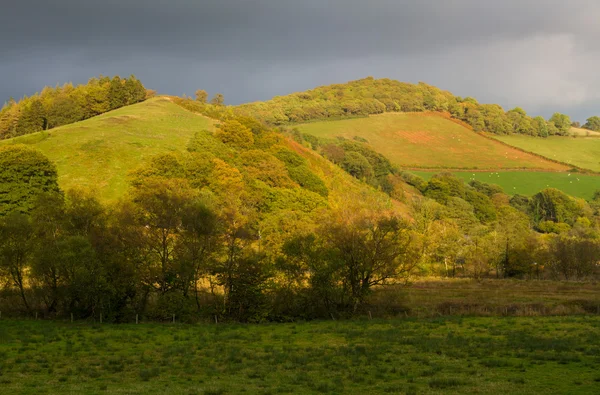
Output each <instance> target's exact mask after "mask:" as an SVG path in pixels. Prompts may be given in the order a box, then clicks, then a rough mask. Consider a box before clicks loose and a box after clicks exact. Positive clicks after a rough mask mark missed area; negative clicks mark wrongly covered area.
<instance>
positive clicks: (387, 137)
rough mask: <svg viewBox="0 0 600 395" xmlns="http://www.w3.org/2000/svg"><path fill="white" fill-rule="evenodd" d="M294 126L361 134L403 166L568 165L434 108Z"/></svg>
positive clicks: (349, 135) (553, 168) (316, 132)
mask: <svg viewBox="0 0 600 395" xmlns="http://www.w3.org/2000/svg"><path fill="white" fill-rule="evenodd" d="M297 127H298V128H299V129H300V130H301V131H302V132H305V133H309V134H312V135H315V136H318V137H328V138H335V137H337V136H343V137H345V138H348V139H353V138H354V137H360V138H364V139H366V140H368V142H369V144H370V145H371V146H372V147H373V148H374V149H375V150H376V151H378V152H379V153H381V154H383V155H385V156H386V157H387V158H389V159H390V160H391V161H392V163H394V164H396V165H399V166H404V167H420V168H457V169H461V168H462V169H474V168H478V169H505V170H506V169H543V170H551V171H563V170H567V167H566V166H564V165H560V164H557V163H553V162H550V161H547V160H544V159H541V158H538V157H536V156H534V155H530V154H527V153H523V152H521V151H519V150H515V149H510V148H508V147H506V146H504V145H502V144H497V143H496V142H494V141H493V140H490V139H487V138H485V137H482V136H480V135H478V134H477V133H474V132H473V131H471V130H470V129H468V128H466V127H464V126H461V125H459V124H457V123H455V122H453V121H451V120H449V119H447V118H445V117H443V116H439V115H437V114H432V113H385V114H380V115H372V116H370V117H368V118H356V119H347V120H340V121H323V122H313V123H306V124H299V125H297Z"/></svg>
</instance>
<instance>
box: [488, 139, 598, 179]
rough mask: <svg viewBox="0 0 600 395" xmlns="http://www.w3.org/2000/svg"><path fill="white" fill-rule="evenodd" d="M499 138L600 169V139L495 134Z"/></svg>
mask: <svg viewBox="0 0 600 395" xmlns="http://www.w3.org/2000/svg"><path fill="white" fill-rule="evenodd" d="M495 138H497V139H498V140H500V141H502V142H504V143H507V144H510V145H512V146H515V147H519V148H521V149H524V150H526V151H529V152H533V153H536V154H538V155H543V156H545V157H547V158H550V159H555V160H558V161H561V162H565V163H569V164H573V165H575V166H579V167H582V168H584V169H590V170H594V171H600V139H598V138H572V137H548V138H545V139H541V138H535V137H528V136H517V135H511V136H495Z"/></svg>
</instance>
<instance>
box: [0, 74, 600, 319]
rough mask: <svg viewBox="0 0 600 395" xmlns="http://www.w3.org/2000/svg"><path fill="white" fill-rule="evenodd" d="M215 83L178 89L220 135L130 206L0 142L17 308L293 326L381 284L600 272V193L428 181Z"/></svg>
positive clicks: (1, 252)
mask: <svg viewBox="0 0 600 395" xmlns="http://www.w3.org/2000/svg"><path fill="white" fill-rule="evenodd" d="M366 81H367V83H368V84H374V83H376V82H375V81H374V80H366ZM384 82H385V81H384ZM377 83H379V82H377ZM390 84H392V83H391V82H390ZM394 84H395V83H394ZM394 84H392V85H394ZM419 87H421V86H419ZM421 88H422V87H421ZM331 92H335V91H331ZM383 92H385V90H383ZM331 94H334V93H331ZM199 96H200V98H201V100H189V99H181V100H178V102H179V104H181V105H183V106H185V107H186V108H189V109H192V110H195V111H199V112H202V113H206V114H211V116H213V117H215V118H217V119H220V121H221V124H220V125H219V128H218V130H217V131H216V132H215V133H213V132H210V131H199V132H198V133H197V134H196V136H195V137H194V138H193V139H192V140H191V141H190V142H189V144H188V149H187V151H186V152H172V153H169V154H165V155H160V156H157V157H155V158H153V159H152V160H151V161H149V162H147V163H146V164H144V165H143V166H142V167H140V168H138V169H135V170H134V171H132V173H131V176H130V184H131V187H130V193H129V194H128V196H127V197H126V198H125V199H123V200H122V201H120V202H118V203H115V204H103V203H101V202H99V201H98V200H97V198H96V197H95V196H93V195H92V194H90V193H89V192H85V191H79V190H73V191H60V189H59V187H58V184H57V173H56V169H55V167H54V165H53V164H52V163H51V162H50V161H49V160H48V159H47V158H45V157H44V156H43V155H41V154H40V153H39V152H37V151H35V150H32V149H30V148H28V147H26V146H21V145H12V146H6V147H2V148H0V278H1V281H2V285H3V289H2V298H0V300H1V301H2V302H0V304H2V309H3V310H2V311H8V310H10V309H13V312H15V313H17V312H20V313H21V314H33V312H34V311H35V312H42V313H43V314H45V315H48V316H63V317H64V316H68V315H69V314H74V315H75V316H76V317H80V318H88V317H97V316H98V314H100V313H102V314H103V316H104V319H105V320H107V321H108V320H110V321H119V322H120V321H131V320H132V319H134V317H135V315H136V314H140V315H142V316H143V317H146V318H149V319H155V320H166V319H170V318H171V317H172V315H173V314H176V315H177V316H178V317H179V318H180V319H182V320H186V321H195V320H198V319H201V318H210V319H213V318H214V317H215V316H217V317H218V318H219V319H220V320H223V319H229V320H238V321H254V322H256V321H285V320H295V319H313V318H321V317H330V316H332V315H334V316H349V315H352V314H360V313H362V312H364V311H366V309H372V308H374V307H373V303H376V302H375V301H374V300H373V299H372V296H373V293H374V291H376V290H378V289H381V287H383V286H388V285H394V284H404V283H405V282H407V281H410V279H411V278H415V276H422V275H439V276H447V277H455V276H464V277H473V278H483V277H515V278H527V279H534V278H539V279H542V278H554V279H566V280H582V279H590V278H596V277H597V276H598V274H599V273H598V256H599V255H600V192H599V193H596V195H595V197H594V199H592V200H591V201H589V202H587V201H584V200H581V199H575V198H573V197H570V196H567V195H565V194H564V193H562V192H561V191H558V190H555V189H547V190H544V191H541V192H540V193H538V194H536V195H535V196H533V197H526V196H519V195H516V196H513V197H510V196H509V195H507V194H505V193H504V192H503V191H502V190H501V189H500V188H499V187H497V186H495V185H488V184H483V183H479V182H472V183H470V184H469V185H467V184H465V183H463V182H462V181H461V180H459V179H457V178H455V177H454V176H452V175H451V174H448V173H441V174H438V175H436V176H435V177H433V178H432V179H431V180H430V181H429V182H426V181H424V180H423V179H421V178H419V177H416V176H414V175H412V174H410V173H405V172H402V171H400V170H398V169H395V168H394V167H393V166H391V165H390V163H389V161H387V159H386V158H384V157H382V156H381V155H379V154H377V153H375V152H374V151H373V150H372V149H371V148H370V147H369V145H368V143H367V142H365V141H360V140H335V141H323V140H319V139H315V138H314V137H312V136H308V135H302V134H300V133H298V132H297V131H294V130H293V129H291V130H289V129H285V128H281V129H271V128H269V127H266V126H264V125H263V124H262V123H261V122H259V121H257V120H256V119H254V118H251V117H248V116H239V115H236V113H235V111H233V110H232V109H231V108H229V107H225V106H223V104H222V97H216V98H215V99H214V100H213V101H212V103H206V97H205V95H203V94H202V92H200V95H199ZM463 103H464V102H463ZM467 103H468V102H467ZM406 109H410V108H409V107H407V108H406ZM319 154H320V155H319ZM324 158H327V159H329V161H327V160H325V159H324ZM399 303H400V304H401V305H402V306H401V308H403V309H404V308H410V306H406V305H405V304H404V303H405V301H401V302H399ZM379 307H380V308H382V309H384V308H385V309H388V310H387V311H386V312H387V313H389V314H394V313H396V312H397V311H399V310H398V309H399V308H400V307H399V305H398V304H396V303H395V301H390V300H388V301H386V304H385V306H379ZM15 310H16V311H15Z"/></svg>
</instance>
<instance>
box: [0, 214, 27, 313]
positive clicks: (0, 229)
mask: <svg viewBox="0 0 600 395" xmlns="http://www.w3.org/2000/svg"><path fill="white" fill-rule="evenodd" d="M33 241H34V233H33V228H32V226H31V221H30V219H29V217H28V216H27V215H25V214H21V213H17V212H13V213H11V214H9V215H8V216H6V217H0V273H4V274H6V275H7V277H8V278H9V280H10V282H11V283H12V285H14V286H15V287H17V288H18V290H19V294H20V295H21V299H22V300H23V304H24V306H25V308H26V309H27V311H28V312H30V311H31V308H30V306H29V303H28V301H27V296H26V294H25V287H26V281H27V280H26V276H27V271H28V267H29V264H30V262H29V260H30V257H31V255H32V253H33V249H34V246H33Z"/></svg>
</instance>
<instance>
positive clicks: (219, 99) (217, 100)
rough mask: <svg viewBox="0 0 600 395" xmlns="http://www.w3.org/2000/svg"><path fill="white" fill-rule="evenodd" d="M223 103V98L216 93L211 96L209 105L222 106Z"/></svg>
mask: <svg viewBox="0 0 600 395" xmlns="http://www.w3.org/2000/svg"><path fill="white" fill-rule="evenodd" d="M224 103H225V98H224V97H223V95H222V94H221V93H217V94H215V95H214V96H213V98H212V99H210V104H212V105H215V106H222V105H224Z"/></svg>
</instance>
